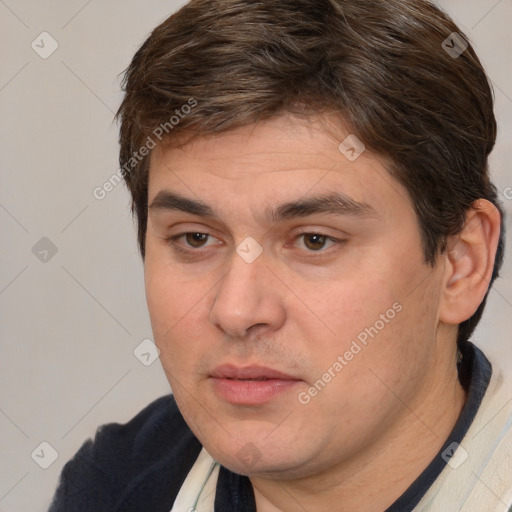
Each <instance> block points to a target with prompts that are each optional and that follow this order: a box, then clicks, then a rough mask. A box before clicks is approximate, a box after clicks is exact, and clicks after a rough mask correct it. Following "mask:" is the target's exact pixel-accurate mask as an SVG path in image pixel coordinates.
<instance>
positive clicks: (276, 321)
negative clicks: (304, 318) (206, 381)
mask: <svg viewBox="0 0 512 512" xmlns="http://www.w3.org/2000/svg"><path fill="white" fill-rule="evenodd" d="M281 293H283V290H282V286H280V283H279V280H278V279H276V277H275V275H274V274H273V273H272V272H271V271H270V269H269V268H268V267H267V264H266V263H265V259H264V257H263V255H262V256H260V257H259V258H258V259H257V260H256V261H254V262H252V263H247V262H246V261H244V260H243V259H242V258H241V257H240V256H239V255H238V254H234V255H233V259H232V262H231V266H230V269H229V272H227V274H226V275H225V276H224V278H223V279H222V280H221V282H220V283H219V285H218V287H217V289H216V293H215V295H214V303H213V306H212V308H211V310H210V321H211V322H212V323H213V324H215V325H216V326H217V327H218V328H219V329H221V330H222V331H223V332H224V333H225V334H226V335H227V336H228V337H230V338H233V339H241V338H245V337H247V336H248V335H249V334H252V333H255V332H256V331H258V333H260V332H261V333H264V332H265V331H267V330H268V331H276V330H278V329H279V328H280V327H281V326H282V325H283V323H284V322H285V319H286V310H285V305H284V302H283V297H282V296H281V295H280V294H281Z"/></svg>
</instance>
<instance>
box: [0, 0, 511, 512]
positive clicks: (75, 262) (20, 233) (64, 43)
mask: <svg viewBox="0 0 512 512" xmlns="http://www.w3.org/2000/svg"><path fill="white" fill-rule="evenodd" d="M182 3H184V2H176V1H172V0H168V1H163V0H146V1H141V0H139V1H135V0H102V1H100V0H90V1H85V0H66V1H64V0H44V1H41V0H39V1H36V0H0V52H1V62H2V65H1V66H0V146H1V147H0V169H1V187H0V229H1V233H2V238H1V240H2V243H1V249H0V258H1V260H0V311H1V322H0V332H1V346H0V348H1V356H0V433H1V434H0V511H3V512H7V511H8V512H14V511H16V512H21V511H26V512H37V511H44V510H46V508H47V506H48V504H49V502H50V498H51V496H52V494H53V492H54V488H55V486H56V483H57V479H58V475H59V473H60V471H61V469H62V466H63V464H64V463H65V462H66V461H67V460H68V459H69V458H70V457H71V456H72V455H73V454H74V453H75V452H76V450H77V449H78V448H79V446H80V445H81V444H82V442H83V441H84V440H85V439H86V438H88V437H90V436H92V435H93V434H94V431H95V429H96V427H97V426H98V425H100V424H103V423H107V422H111V421H118V422H124V421H127V420H128V419H129V418H130V417H132V416H133V415H134V414H135V413H136V412H137V411H139V410H140V409H141V408H142V407H143V406H144V405H146V404H147V403H149V402H150V401H151V400H152V399H154V398H156V397H158V396H160V395H162V394H164V393H167V392H168V391H169V388H168V384H167V381H166V380H165V377H164V375H163V372H162V370H161V368H160V366H159V362H158V360H157V361H155V362H154V364H151V365H150V366H145V365H144V364H142V363H141V361H140V360H139V359H137V358H136V357H135V355H134V353H133V351H134V350H135V349H136V347H137V346H138V345H139V344H140V343H141V342H142V340H144V339H147V338H149V339H151V328H150V324H149V320H148V314H147V311H146V303H145V298H144V287H143V273H142V264H141V261H140V258H139V256H138V253H137V248H136V243H135V233H134V228H133V224H132V221H131V218H130V213H129V207H128V204H129V197H128V193H127V192H126V190H125V189H124V186H123V185H118V186H117V187H115V188H114V189H113V190H112V191H111V192H110V193H109V194H108V195H107V196H106V197H105V199H103V200H101V201H100V200H97V199H95V198H94V196H93V189H94V188H95V187H98V186H101V185H102V184H103V183H104V182H105V181H106V180H108V179H109V177H110V176H112V174H114V173H115V172H116V170H117V149H118V148H117V126H116V125H115V124H114V123H113V121H112V118H113V113H114V112H115V111H116V109H117V107H118V105H119V102H120V99H121V95H120V87H119V74H120V73H121V72H122V71H123V69H124V68H125V67H126V66H127V65H128V63H129V61H130V59H131V57H132V56H133V53H134V52H135V51H136V49H137V48H138V46H139V45H140V44H141V43H142V42H143V40H144V39H145V38H146V36H147V35H148V33H149V32H150V31H151V29H152V28H154V27H155V26H156V25H157V24H158V23H160V22H161V21H163V20H164V19H165V18H166V17H167V16H168V15H169V14H171V13H172V12H173V11H174V10H175V9H177V8H178V7H179V5H181V4H182ZM440 3H441V5H442V6H443V7H444V8H445V9H446V10H448V12H449V13H451V14H452V16H453V17H454V18H455V20H456V21H457V22H458V23H459V25H460V27H461V28H462V30H464V31H465V32H466V33H467V34H468V35H469V37H470V39H471V40H472V42H473V43H474V45H475V47H476V49H477V52H478V53H479V55H480V56H481V58H482V60H483V62H484V65H485V66H486V68H487V71H488V73H489V76H490V78H491V80H492V82H493V83H494V86H495V93H496V112H497V115H498V121H499V123H500V132H499V139H498V145H497V147H496V149H495V151H494V153H493V155H492V160H491V164H492V168H493V175H494V179H495V181H496V183H497V185H498V187H499V188H500V191H501V193H502V194H503V200H504V203H505V207H506V209H507V211H508V213H509V215H508V217H510V213H511V212H512V188H510V189H508V187H512V173H511V170H510V167H509V166H510V162H511V161H512V145H511V144H510V140H511V136H512V134H511V131H512V99H511V98H512V74H511V69H512V66H511V65H510V55H511V54H512V38H511V36H510V29H509V27H510V24H511V22H512V0H500V1H495V0H444V1H442V2H440ZM43 31H47V32H49V33H50V34H51V36H52V37H53V38H54V39H55V40H56V41H57V43H58V45H59V46H58V48H57V50H56V51H55V52H54V53H53V54H52V55H51V56H50V57H48V58H47V59H43V58H41V57H40V56H39V54H38V53H36V51H34V49H33V48H32V47H31V43H32V41H34V40H35V43H34V44H38V45H39V46H38V47H36V48H37V49H38V50H39V51H40V52H42V51H48V50H49V49H50V48H51V41H50V39H48V38H47V36H41V37H39V34H41V33H42V32H43ZM447 35H448V34H447ZM41 39H43V43H41ZM43 46H44V48H43ZM42 238H47V239H49V240H50V241H51V244H50V243H49V242H48V240H43V241H40V240H41V239H42ZM34 246H35V249H34ZM55 248H56V250H57V252H56V253H55V254H53V252H54V251H55ZM52 249H53V251H52ZM45 251H48V252H45ZM511 266H512V262H511V259H510V257H508V258H507V261H506V263H505V268H504V270H503V278H502V279H501V280H500V281H499V283H498V284H497V286H496V289H495V291H493V292H492V294H491V298H490V303H489V307H488V310H487V313H486V315H485V318H484V320H483V322H482V325H481V327H480V329H479V331H478V335H477V337H476V338H475V339H476V341H477V342H478V343H479V344H480V345H481V346H482V347H484V348H485V350H486V351H487V352H488V353H489V355H490V357H491V359H492V360H500V362H501V364H502V365H504V366H507V365H509V364H510V363H511V362H512V351H511V349H510V345H509V331H510V320H509V319H510V317H511V315H512V281H511V277H512V276H511ZM41 442H47V443H49V444H50V445H51V446H52V447H53V448H54V449H55V450H56V451H57V452H58V457H57V459H56V460H55V461H54V462H53V464H51V465H50V466H49V467H48V469H43V468H42V467H40V465H43V466H44V465H47V464H49V463H50V462H51V461H52V452H51V449H49V448H48V447H47V446H45V445H43V446H42V447H41V446H40V444H41ZM34 450H35V451H34ZM33 453H34V455H33V456H31V454H33Z"/></svg>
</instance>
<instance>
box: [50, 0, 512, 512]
mask: <svg viewBox="0 0 512 512" xmlns="http://www.w3.org/2000/svg"><path fill="white" fill-rule="evenodd" d="M124 85H125V90H126V94H125V97H124V100H123V103H122V105H121V107H120V110H119V118H120V121H121V136H120V143H121V153H120V163H121V172H122V174H123V176H124V177H125V179H126V182H127V184H128V187H129V190H130V192H131V194H132V198H133V210H134V213H135V214H136V216H137V220H138V237H139V244H140V249H141V253H142V256H143V258H144V267H145V282H146V294H147V301H148V308H149V313H150V317H151V323H152V327H153V332H154V337H155V343H156V345H157V346H158V348H159V349H160V359H161V363H162V366H163V369H164V371H165V373H166V375H167V377H168V380H169V383H170V385H171V388H172V391H173V396H172V397H171V396H166V397H163V398H161V399H159V400H157V401H155V402H154V403H152V404H151V405H149V406H148V407H147V408H146V409H145V410H144V411H142V412H141V413H139V414H138V415H137V416H136V417H135V418H134V419H133V420H132V421H131V422H129V423H128V424H126V425H107V426H104V427H102V428H101V429H100V430H99V431H98V433H97V435H96V437H95V439H94V441H88V442H86V443H85V444H84V445H83V447H82V448H81V450H80V451H79V452H78V454H77V455H76V456H75V458H74V459H73V460H72V461H71V462H69V463H68V464H67V465H66V467H65V469H64V471H63V473H62V476H61V482H60V485H59V488H58V490H57V493H56V496H55V500H54V503H53V505H52V507H51V511H52V512H56V511H61V510H73V511H89V510H90V511H92V510H94V511H135V510H144V511H146V510H147V511H165V512H168V511H171V510H172V511H174V512H176V511H178V512H185V511H192V510H197V511H198V512H207V511H213V510H215V511H216V512H218V511H230V512H234V511H240V512H241V511H244V512H250V511H257V512H291V511H310V512H313V511H327V510H336V511H343V512H356V511H357V512H370V511H371V512H375V511H384V510H386V511H390V512H397V511H411V510H415V511H420V510H421V511H427V510H428V511H439V512H441V511H442V512H447V511H449V512H455V511H467V512H481V511H482V512H483V511H485V512H493V511H503V512H506V511H507V510H508V509H509V507H511V506H512V434H511V429H510V425H511V419H512V406H511V404H512V388H511V387H510V384H509V379H508V377H505V376H503V375H502V373H501V372H500V369H499V368H497V367H496V365H494V366H493V365H491V363H490V362H489V361H488V359H487V358H486V357H485V355H484V354H483V353H482V352H481V351H480V350H479V349H478V348H477V347H475V346H474V345H473V344H472V343H471V342H470V341H469V339H470V336H471V334H472V333H473V330H474V328H475V326H476V325H477V323H478V321H479V319H480V317H481V315H482V311H483V308H484V305H485V301H486V297H487V294H488V290H489V287H490V285H491V284H492V282H493V280H494V279H495V278H496V277H497V275H498V271H499V269H500V266H501V263H502V259H503V229H502V214H501V209H500V206H499V203H498V200H497V194H496V189H495V187H494V186H493V185H492V183H491V182H490V179H489V170H488V165H487V158H488V155H489V153H490V151H491V149H492V147H493V145H494V141H495V135H496V124H495V119H494V115H493V111H492V109H493V104H492V93H491V90H490V88H489V84H488V82H487V79H486V76H485V73H484V71H483V70H482V67H481V64H480V62H479V60H478V58H477V56H476V55H475V53H474V51H473V49H472V47H471V46H470V45H469V43H468V42H467V40H466V38H465V37H464V35H463V34H461V33H460V31H459V30H458V28H457V27H456V26H455V25H454V23H453V22H452V21H451V20H450V19H449V18H448V17H447V16H446V15H445V14H444V13H442V12H441V11H439V10H438V9H437V8H436V7H434V6H433V5H432V4H430V3H429V2H427V1H424V0H419V1H418V0H415V1H412V0H387V1H384V0H357V1H356V0H344V1H342V0H294V1H293V2H289V1H283V0H267V1H265V2H251V1H248V0H213V1H212V0H192V1H191V2H190V3H189V4H187V5H186V6H184V7H183V8H182V9H181V10H180V11H179V12H178V13H176V14H174V15H173V16H171V17H170V18H169V19H168V20H166V21H165V22H164V23H162V24H161V25H160V26H159V27H157V28H156V29H155V31H154V32H153V33H152V34H151V36H150V37H149V39H148V40H147V41H146V42H145V43H144V45H143V46H142V47H141V48H140V50H139V51H138V52H137V54H136V55H135V57H134V58H133V61H132V62H131V64H130V66H129V68H128V70H127V73H126V78H125V84H124Z"/></svg>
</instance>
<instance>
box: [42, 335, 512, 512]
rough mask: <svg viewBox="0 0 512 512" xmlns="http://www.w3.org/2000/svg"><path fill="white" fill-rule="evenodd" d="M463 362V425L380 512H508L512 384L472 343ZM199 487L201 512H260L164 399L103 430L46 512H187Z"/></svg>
mask: <svg viewBox="0 0 512 512" xmlns="http://www.w3.org/2000/svg"><path fill="white" fill-rule="evenodd" d="M462 364H463V365H465V366H464V368H465V370H467V373H468V375H469V377H468V379H469V382H468V389H467V400H466V403H465V405H464V408H463V410H462V413H461V415H460V417H459V420H458V421H457V423H456V425H455V427H454V428H453V430H452V432H451V434H450V436H449V437H448V439H447V440H446V442H445V444H444V446H443V447H442V449H441V450H440V452H439V453H438V454H437V455H436V457H435V458H434V459H433V460H432V462H431V463H430V465H429V466H428V467H427V468H426V469H425V471H424V472H423V473H422V474H421V475H420V476H419V477H418V478H417V479H416V481H415V482H414V483H413V484H412V485H411V486H410V487H409V489H407V490H406V491H405V492H404V493H403V494H402V496H400V497H399V498H398V499H397V500H396V501H395V503H394V504H393V505H392V506H391V507H389V508H388V509H387V511H386V512H411V511H413V510H414V511H415V512H512V386H511V385H510V381H509V380H508V379H505V378H504V376H503V375H502V374H501V373H499V372H498V371H496V370H495V371H493V370H492V366H491V364H490V363H489V361H488V360H487V358H486V357H485V355H484V354H483V353H482V351H481V350H479V349H478V348H477V347H475V346H474V345H472V344H470V343H469V344H468V345H467V350H466V352H465V354H464V359H463V362H462ZM185 480H186V482H187V483H186V485H185V486H183V483H184V482H185ZM204 482H206V487H205V489H204V491H203V493H202V494H201V499H200V500H199V505H198V508H197V510H198V512H203V511H204V512H212V511H214V512H256V506H255V501H254V492H253V489H252V485H251V483H250V480H249V479H248V478H247V477H245V476H241V475H237V474H235V473H232V472H231V471H229V470H228V469H226V468H224V467H222V466H219V465H218V464H216V463H215V461H214V460H213V459H212V458H211V456H210V455H209V454H208V453H207V452H206V451H205V450H204V449H202V446H201V444H200V443H199V441H198V440H197V439H196V438H195V437H194V435H193V434H192V432H191V431H190V429H189V428H188V426H187V425H186V423H185V421H184V420H183V417H182V416H181V414H180V412H179V410H178V408H177V405H176V402H175V401H174V398H173V397H172V395H168V396H164V397H161V398H159V399H157V400H155V401H154V402H153V403H152V404H150V405H149V406H148V407H146V408H145V409H144V410H143V411H141V412H140V413H139V414H137V416H135V417H134V418H133V419H132V420H131V421H130V422H128V423H127V424H125V425H119V424H109V425H105V426H103V427H100V428H99V429H98V432H97V433H96V437H95V439H94V441H92V440H88V441H87V442H86V443H84V445H83V446H82V447H81V448H80V450H79V451H78V453H77V454H76V455H75V457H74V458H73V459H72V460H71V461H70V462H68V463H67V464H66V465H65V467H64V469H63V471H62V474H61V480H60V483H59V487H58V489H57V492H56V494H55V497H54V501H53V504H52V505H51V507H50V510H49V512H64V511H66V512H70V511H72V512H114V511H115V512H135V511H139V512H140V511H148V512H149V511H150V512H170V511H171V510H172V512H188V511H189V510H192V507H193V504H194V500H193V499H192V498H193V497H194V496H197V494H198V493H199V490H200V488H201V486H202V485H203V483H204ZM198 489H199V490H198ZM196 491H197V492H196ZM213 491H215V492H213ZM178 495H179V498H178V499H180V500H181V499H184V500H185V501H184V504H185V507H186V508H183V509H181V510H177V509H176V508H175V507H173V504H175V501H176V498H177V496H178ZM208 500H209V502H210V504H208ZM186 503H189V504H188V505H187V504H186ZM179 506H180V507H181V506H182V505H179ZM205 506H206V508H203V507H205ZM213 507H214V508H213Z"/></svg>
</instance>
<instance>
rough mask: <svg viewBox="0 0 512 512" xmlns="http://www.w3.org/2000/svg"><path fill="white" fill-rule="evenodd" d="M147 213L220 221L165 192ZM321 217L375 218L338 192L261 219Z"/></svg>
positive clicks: (197, 205)
mask: <svg viewBox="0 0 512 512" xmlns="http://www.w3.org/2000/svg"><path fill="white" fill-rule="evenodd" d="M149 210H153V211H159V210H163V211H181V212H184V213H189V214H191V215H198V216H200V217H209V218H211V219H216V220H220V216H219V215H218V214H217V213H216V212H215V211H214V210H213V208H212V207H211V206H210V205H208V204H207V203H204V202H202V201H199V200H196V199H190V198H187V197H184V196H181V195H179V194H176V193H173V192H170V191H168V190H161V191H160V192H158V194H157V195H156V196H155V198H154V199H153V201H152V202H151V205H150V206H149ZM321 213H323V214H330V215H355V216H359V217H363V216H364V217H366V216H375V215H376V214H377V212H376V211H375V209H374V208H373V207H372V206H370V205H369V204H367V203H362V202H358V201H355V200H354V199H352V198H350V197H348V196H346V195H345V194H341V193H339V192H331V193H328V194H322V195H317V196H312V197H307V198H303V199H299V200H297V201H291V202H287V203H282V204H280V205H277V206H276V207H273V208H268V209H267V210H265V218H266V219H267V221H268V222H271V223H276V222H280V221H283V220H287V219H292V218H296V217H307V216H309V215H315V214H321Z"/></svg>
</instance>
